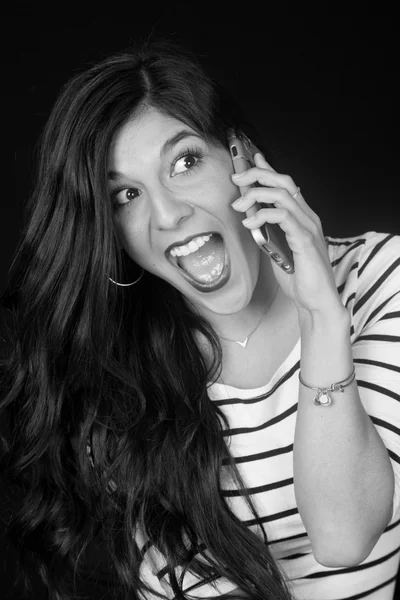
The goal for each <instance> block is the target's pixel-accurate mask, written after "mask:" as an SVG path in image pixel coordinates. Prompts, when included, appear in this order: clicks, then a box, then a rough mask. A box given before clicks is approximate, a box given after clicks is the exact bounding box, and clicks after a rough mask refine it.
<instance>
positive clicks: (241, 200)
mask: <svg viewBox="0 0 400 600" xmlns="http://www.w3.org/2000/svg"><path fill="white" fill-rule="evenodd" d="M242 202H243V198H242V197H240V198H238V199H237V200H235V201H234V202H232V204H231V206H233V208H237V207H238V206H240V205H241V204H242Z"/></svg>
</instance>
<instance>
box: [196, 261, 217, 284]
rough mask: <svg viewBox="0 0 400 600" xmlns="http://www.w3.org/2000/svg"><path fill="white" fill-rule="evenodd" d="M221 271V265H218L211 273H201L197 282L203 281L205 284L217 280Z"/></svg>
mask: <svg viewBox="0 0 400 600" xmlns="http://www.w3.org/2000/svg"><path fill="white" fill-rule="evenodd" d="M222 269H223V265H221V264H218V265H217V266H216V267H214V268H213V270H212V271H211V273H203V275H199V280H200V281H204V282H205V283H211V282H212V281H214V279H218V277H219V276H220V275H221V273H222Z"/></svg>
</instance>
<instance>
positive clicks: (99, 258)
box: [0, 41, 290, 600]
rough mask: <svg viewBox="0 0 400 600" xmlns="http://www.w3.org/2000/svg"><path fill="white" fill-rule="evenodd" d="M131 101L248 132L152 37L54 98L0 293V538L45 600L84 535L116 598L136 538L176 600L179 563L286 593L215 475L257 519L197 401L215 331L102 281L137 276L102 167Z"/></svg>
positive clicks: (196, 72) (213, 413) (214, 420)
mask: <svg viewBox="0 0 400 600" xmlns="http://www.w3.org/2000/svg"><path fill="white" fill-rule="evenodd" d="M142 107H154V108H156V109H158V110H159V111H161V112H162V113H163V114H165V115H168V116H172V117H174V118H176V119H179V120H180V121H181V122H183V123H185V124H186V125H188V126H189V127H191V128H193V129H194V130H195V131H196V132H198V133H199V134H201V135H202V136H203V137H204V138H205V139H206V140H208V141H212V142H215V143H218V144H224V145H226V141H225V132H226V128H227V127H228V126H232V125H234V126H236V127H239V128H241V129H242V130H243V131H245V132H247V134H248V135H250V136H251V137H253V139H254V138H257V133H256V132H255V131H254V129H251V127H250V125H249V123H246V121H245V119H244V117H243V114H242V113H241V111H240V109H239V107H238V106H237V105H236V104H235V102H233V101H232V100H231V99H230V98H229V96H228V95H227V94H226V92H224V91H223V90H222V89H221V88H220V86H219V85H217V84H214V83H213V82H212V80H211V79H210V77H209V75H208V74H207V73H206V71H204V69H203V68H202V67H201V66H200V65H199V63H198V62H197V60H196V58H194V57H193V56H190V54H189V52H188V51H187V49H185V50H184V51H182V50H180V49H179V48H176V47H175V45H174V44H171V43H170V42H168V41H167V42H162V41H161V42H160V41H158V42H147V43H142V44H141V45H140V46H139V47H137V48H136V49H134V50H129V51H126V52H123V53H120V54H118V55H115V56H112V57H111V58H107V59H105V60H102V62H101V63H99V64H95V65H91V66H90V67H89V68H88V69H87V70H85V71H84V72H82V73H79V74H77V75H75V76H74V78H73V79H71V80H70V81H69V82H68V83H67V85H66V86H65V87H64V88H63V90H62V91H61V93H60V95H59V98H58V100H57V101H56V103H55V106H54V109H53V111H52V113H51V115H50V117H49V120H48V122H47V125H46V127H45V129H44V132H43V135H42V139H41V145H40V154H39V156H40V159H39V165H38V173H37V183H36V187H35V190H34V192H33V194H32V196H31V198H30V199H29V201H28V203H27V205H26V213H25V225H24V228H23V230H22V235H21V239H20V242H19V244H18V247H17V249H16V251H15V255H14V260H13V263H12V265H11V267H10V271H9V277H8V283H7V287H6V290H5V292H4V294H3V296H2V306H3V308H4V311H5V312H6V313H7V315H8V318H7V323H8V325H7V326H5V325H4V326H3V336H4V335H5V336H6V338H7V339H8V341H9V343H8V344H7V350H6V351H5V352H3V353H2V357H1V369H2V372H1V405H0V409H1V414H0V420H1V422H3V420H4V419H6V418H7V419H8V422H9V435H8V436H4V437H3V446H4V449H3V454H2V458H1V467H2V472H3V474H5V475H7V477H8V479H9V480H10V481H11V482H12V483H14V484H17V485H18V487H19V489H20V490H21V499H20V502H19V504H18V506H16V507H15V509H14V511H13V515H12V519H11V521H10V523H9V527H8V529H9V535H10V536H12V538H13V539H14V540H15V542H16V544H17V545H18V547H19V550H20V563H21V565H22V573H23V574H22V578H23V580H24V583H25V586H26V589H29V585H30V583H29V581H30V580H29V576H28V575H27V574H26V569H27V565H31V564H32V563H33V565H34V568H35V570H36V571H37V572H38V573H40V575H41V578H42V580H43V581H44V583H45V584H46V586H47V588H48V590H49V594H50V597H51V598H54V599H56V600H66V599H69V598H71V594H73V590H74V577H75V575H76V574H77V573H78V574H79V570H80V565H81V562H82V561H81V559H82V556H83V555H84V554H85V549H87V546H88V544H89V543H90V542H91V540H92V539H94V538H95V537H96V535H97V534H98V532H99V531H102V532H103V534H104V538H105V539H106V540H107V544H108V548H109V552H110V556H111V558H112V564H113V570H114V572H115V580H116V582H117V584H118V586H119V589H120V590H122V592H123V593H124V594H125V597H126V598H128V597H132V594H133V595H134V597H136V595H137V594H138V592H139V591H140V590H142V591H143V593H144V594H145V593H146V589H148V588H146V586H145V585H144V584H143V582H142V581H141V579H140V573H139V571H140V564H141V560H142V557H143V552H144V551H145V549H146V548H144V549H143V548H142V547H141V545H140V544H139V542H138V539H139V538H138V535H136V534H138V533H139V532H142V533H143V534H144V536H145V537H144V538H143V539H148V540H149V542H148V544H150V543H151V544H152V545H153V546H154V548H156V549H157V550H158V551H159V552H160V553H161V554H162V555H163V556H164V558H165V564H166V570H165V572H166V573H167V575H166V577H169V582H170V585H171V586H172V589H173V592H174V594H175V597H176V598H187V597H188V596H187V593H184V592H183V591H182V581H183V579H182V577H183V574H184V573H185V571H186V569H190V570H191V571H192V572H193V573H196V574H198V575H199V576H201V577H204V578H207V580H208V581H211V582H212V581H214V580H215V579H216V578H217V577H218V576H224V577H226V578H228V579H229V580H230V581H232V582H234V583H235V584H236V585H237V586H238V587H240V588H241V589H242V590H244V591H245V592H247V593H248V594H249V596H250V597H251V598H253V599H259V600H261V599H263V600H265V599H266V598H274V600H278V599H281V600H288V599H289V598H290V594H289V591H288V588H287V586H286V583H285V581H284V577H283V576H282V574H281V572H280V570H279V568H278V567H277V565H276V564H275V562H274V560H273V559H272V557H271V554H270V551H269V549H268V544H267V542H268V540H267V538H266V534H265V532H264V530H263V528H262V527H261V526H260V533H259V534H258V533H255V532H254V531H252V530H250V529H249V528H248V527H247V526H246V524H245V523H243V522H241V521H240V519H238V517H237V516H235V514H234V513H233V512H232V510H231V509H230V507H229V504H228V502H227V500H226V496H225V495H224V491H223V489H222V487H221V480H222V477H223V475H222V471H223V469H228V472H229V477H230V478H231V479H232V481H234V482H236V485H237V486H238V487H239V488H240V489H241V490H242V494H243V496H244V498H245V499H246V502H247V503H248V506H249V507H250V509H251V511H252V513H253V515H254V516H255V517H256V518H257V511H256V509H255V506H254V505H253V503H252V502H251V499H250V497H249V495H248V493H247V492H246V490H245V486H244V483H243V481H242V479H241V476H240V474H239V471H238V469H237V467H236V465H235V462H234V459H233V457H232V456H231V454H230V451H229V447H228V445H227V442H226V440H225V439H224V436H223V430H224V428H228V425H229V424H228V422H227V419H226V417H225V416H224V414H223V412H222V411H221V410H220V409H219V408H218V406H216V405H215V403H213V402H211V401H210V398H209V396H208V393H207V390H208V384H209V382H211V381H215V380H216V378H217V377H218V374H219V371H220V368H221V361H222V349H221V345H220V343H219V340H218V337H217V335H216V333H215V332H214V330H213V329H212V327H211V326H210V324H209V323H208V322H207V321H206V320H205V319H204V318H202V317H200V316H199V314H197V313H196V312H195V311H194V310H192V309H191V307H190V306H189V305H188V303H187V302H186V301H185V299H184V298H183V296H182V294H181V293H180V292H179V291H177V290H176V289H175V288H174V287H172V286H171V285H170V284H168V283H167V282H165V281H163V280H162V279H159V278H157V277H155V276H154V275H152V274H151V273H148V272H146V273H145V274H144V277H142V279H141V280H140V282H139V283H138V284H137V285H136V286H134V287H133V288H121V287H118V286H116V285H114V284H113V283H111V282H110V281H109V276H111V277H112V278H113V279H115V280H116V281H132V279H133V278H135V277H136V276H137V275H138V273H139V272H140V271H139V270H138V266H137V265H134V264H133V262H132V261H131V260H127V255H124V250H123V249H122V248H121V247H120V246H119V244H118V240H117V236H116V232H115V227H114V217H113V209H112V205H111V202H110V198H109V194H108V191H107V180H106V173H107V154H108V149H109V146H110V142H111V140H112V137H113V135H114V134H115V132H116V131H117V130H118V128H119V127H121V126H122V125H123V124H124V123H126V121H127V120H128V119H130V118H131V117H132V116H133V115H135V113H136V112H137V111H138V110H140V108H142ZM250 129H251V130H250ZM256 143H257V144H258V145H262V144H260V140H259V139H256ZM129 271H130V272H129ZM196 332H201V333H202V334H203V335H204V336H205V338H206V339H207V340H208V342H209V344H210V348H211V350H212V351H211V356H210V357H208V358H206V357H204V356H203V354H202V352H201V351H200V348H199V345H198V342H197V341H196V340H197V338H196ZM88 449H90V452H88ZM224 473H225V471H224ZM147 547H148V545H147ZM176 567H181V568H183V571H182V577H181V576H178V577H177V576H176V573H175V569H176ZM155 593H156V592H155ZM190 593H191V594H193V595H195V590H194V591H193V590H192V591H191V592H190ZM191 597H193V596H191Z"/></svg>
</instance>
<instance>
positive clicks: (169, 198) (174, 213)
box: [151, 187, 193, 230]
mask: <svg viewBox="0 0 400 600" xmlns="http://www.w3.org/2000/svg"><path fill="white" fill-rule="evenodd" d="M192 214H193V208H192V206H191V205H190V203H189V202H188V199H187V198H186V197H181V195H178V194H176V193H172V192H171V191H170V190H167V189H166V188H165V187H160V188H159V189H158V190H157V191H156V192H155V193H153V194H152V199H151V224H152V227H153V229H158V230H163V229H175V228H176V227H177V226H178V225H179V224H180V223H181V221H182V220H186V219H188V218H189V217H190V216H191V215H192Z"/></svg>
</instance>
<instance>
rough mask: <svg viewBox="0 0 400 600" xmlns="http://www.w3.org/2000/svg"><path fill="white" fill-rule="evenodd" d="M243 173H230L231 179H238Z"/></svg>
mask: <svg viewBox="0 0 400 600" xmlns="http://www.w3.org/2000/svg"><path fill="white" fill-rule="evenodd" d="M243 175H244V173H234V174H233V175H232V179H239V177H242V176H243Z"/></svg>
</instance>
